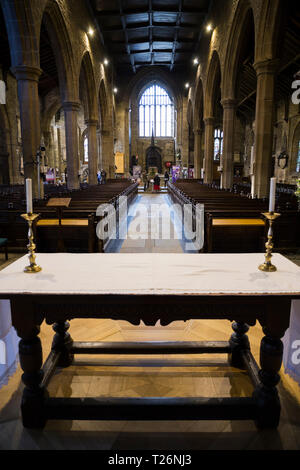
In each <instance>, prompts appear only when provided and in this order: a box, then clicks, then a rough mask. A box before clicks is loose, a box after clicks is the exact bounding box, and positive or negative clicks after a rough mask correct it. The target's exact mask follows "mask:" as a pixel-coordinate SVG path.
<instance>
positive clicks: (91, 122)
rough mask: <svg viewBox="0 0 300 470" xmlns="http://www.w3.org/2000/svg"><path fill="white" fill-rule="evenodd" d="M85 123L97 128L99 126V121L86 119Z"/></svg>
mask: <svg viewBox="0 0 300 470" xmlns="http://www.w3.org/2000/svg"><path fill="white" fill-rule="evenodd" d="M84 122H85V125H86V126H95V127H97V126H98V124H99V122H98V120H97V119H86V120H85V121H84Z"/></svg>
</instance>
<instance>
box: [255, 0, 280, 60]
mask: <svg viewBox="0 0 300 470" xmlns="http://www.w3.org/2000/svg"><path fill="white" fill-rule="evenodd" d="M283 3H284V2H282V1H281V0H264V2H263V4H262V9H261V12H260V16H259V24H258V31H257V41H256V47H255V61H256V62H259V61H262V60H265V59H276V58H277V51H278V46H279V38H280V32H281V28H280V24H281V21H282V18H283V16H284V15H282V10H283V8H284V7H283Z"/></svg>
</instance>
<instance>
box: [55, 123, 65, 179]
mask: <svg viewBox="0 0 300 470" xmlns="http://www.w3.org/2000/svg"><path fill="white" fill-rule="evenodd" d="M56 135H57V153H58V169H59V172H60V174H61V173H63V171H64V167H63V154H62V149H61V133H60V129H59V128H58V127H57V128H56Z"/></svg>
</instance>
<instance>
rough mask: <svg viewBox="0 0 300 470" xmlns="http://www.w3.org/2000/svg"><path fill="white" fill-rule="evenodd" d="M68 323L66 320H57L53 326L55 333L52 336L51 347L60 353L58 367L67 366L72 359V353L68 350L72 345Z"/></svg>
mask: <svg viewBox="0 0 300 470" xmlns="http://www.w3.org/2000/svg"><path fill="white" fill-rule="evenodd" d="M69 328H70V324H69V323H68V322H57V323H55V324H54V326H53V330H54V331H55V333H56V334H55V335H54V338H53V343H52V349H54V350H55V351H57V352H59V353H60V356H59V360H58V363H57V365H58V367H69V366H70V365H71V364H72V362H73V359H74V354H72V353H71V352H70V350H71V348H72V346H73V340H72V338H71V335H70V333H68V329H69Z"/></svg>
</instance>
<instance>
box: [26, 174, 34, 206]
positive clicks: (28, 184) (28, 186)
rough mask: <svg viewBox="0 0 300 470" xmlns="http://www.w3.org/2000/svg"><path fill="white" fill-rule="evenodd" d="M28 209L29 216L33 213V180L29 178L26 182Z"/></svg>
mask: <svg viewBox="0 0 300 470" xmlns="http://www.w3.org/2000/svg"><path fill="white" fill-rule="evenodd" d="M26 207H27V214H32V213H33V208H32V180H31V179H30V178H27V180H26Z"/></svg>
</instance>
